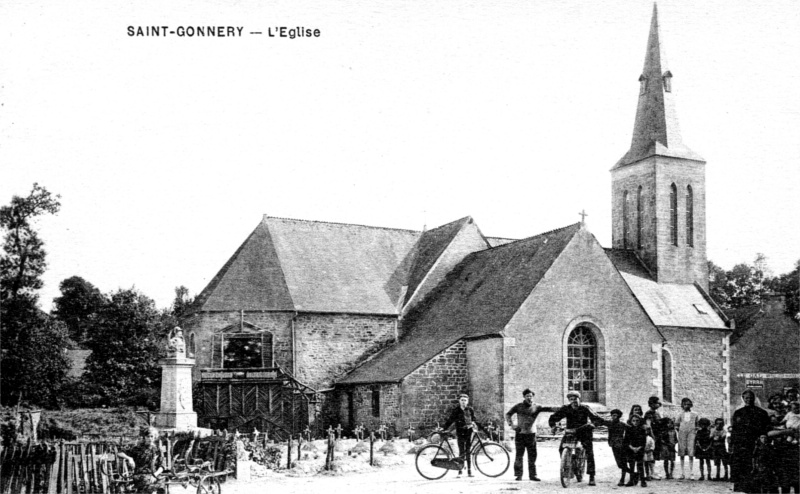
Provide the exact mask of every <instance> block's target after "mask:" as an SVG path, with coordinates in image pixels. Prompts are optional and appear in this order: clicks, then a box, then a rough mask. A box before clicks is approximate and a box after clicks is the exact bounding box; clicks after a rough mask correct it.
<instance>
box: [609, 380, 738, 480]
mask: <svg viewBox="0 0 800 494" xmlns="http://www.w3.org/2000/svg"><path fill="white" fill-rule="evenodd" d="M692 406H693V404H692V400H690V399H689V398H684V399H683V400H682V401H681V408H683V412H682V413H681V414H680V415H679V416H678V417H677V423H676V421H675V420H674V419H672V418H668V417H662V416H661V414H660V413H659V412H658V408H660V407H661V402H660V400H659V399H658V397H655V396H653V397H651V398H650V399H649V400H648V407H649V410H648V411H647V412H646V413H644V412H643V410H642V407H641V406H640V405H633V406H632V407H631V411H630V413H629V414H628V421H627V423H624V422H622V421H621V419H622V411H620V410H618V409H617V410H612V411H611V422H610V423H608V443H609V446H611V449H612V451H613V453H614V459H615V460H616V463H617V466H618V467H619V468H620V470H621V472H622V473H621V476H620V480H619V484H617V485H619V486H623V485H624V486H628V487H630V486H633V485H636V484H637V483H639V482H641V485H642V487H646V486H647V481H648V480H652V479H656V480H660V477H658V476H657V475H656V474H655V464H656V461H659V460H661V461H663V462H664V473H665V477H666V478H667V479H673V478H675V477H674V475H673V472H674V469H675V458H676V456H680V458H681V473H680V477H679V479H684V478H686V472H685V466H684V465H685V462H684V461H685V457H686V456H688V457H689V477H688V478H689V480H693V479H694V473H693V471H692V470H693V467H694V458H695V457H696V458H698V459H699V460H700V480H705V479H706V478H707V479H708V480H728V460H727V457H728V434H727V430H726V428H725V421H724V420H723V419H722V418H718V419H716V420H715V421H714V426H713V427H712V426H711V421H710V420H709V419H707V418H699V417H698V415H697V413H696V412H692ZM711 460H714V464H715V466H716V476H715V477H713V478H712V472H711ZM704 467H705V468H704ZM721 467H722V468H723V469H724V475H723V476H722V477H720V468H721ZM626 475H629V480H628V482H627V483H626V482H625V477H626Z"/></svg>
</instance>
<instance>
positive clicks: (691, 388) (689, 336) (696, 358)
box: [661, 328, 728, 422]
mask: <svg viewBox="0 0 800 494" xmlns="http://www.w3.org/2000/svg"><path fill="white" fill-rule="evenodd" d="M661 331H662V333H663V334H664V338H666V340H667V344H666V348H667V349H669V351H670V353H671V354H672V367H673V383H674V384H673V402H674V403H675V404H676V405H680V402H681V399H683V398H684V397H688V398H690V399H691V400H692V403H694V408H693V410H694V411H695V412H697V413H699V414H700V416H701V417H708V418H710V419H711V420H712V422H713V419H714V418H716V417H723V416H725V411H726V406H725V405H726V401H727V399H726V395H725V387H726V382H725V377H724V376H726V374H727V357H726V355H725V354H726V353H727V352H726V351H725V350H726V345H725V338H726V337H727V335H728V332H727V331H721V330H713V329H697V328H661Z"/></svg>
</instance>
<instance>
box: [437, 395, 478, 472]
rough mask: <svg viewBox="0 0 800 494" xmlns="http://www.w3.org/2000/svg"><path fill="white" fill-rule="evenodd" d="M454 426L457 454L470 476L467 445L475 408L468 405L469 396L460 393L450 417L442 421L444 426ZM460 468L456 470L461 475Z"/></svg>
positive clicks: (470, 464) (472, 427)
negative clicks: (465, 464)
mask: <svg viewBox="0 0 800 494" xmlns="http://www.w3.org/2000/svg"><path fill="white" fill-rule="evenodd" d="M454 424H455V427H456V439H457V443H458V454H459V456H461V457H462V458H464V461H466V463H467V475H468V476H470V477H472V458H470V454H469V447H470V445H471V443H472V431H473V429H474V427H475V426H476V424H475V410H473V409H472V407H471V406H469V396H468V395H467V394H464V393H462V394H461V395H459V397H458V406H456V407H455V408H453V410H452V411H451V412H450V417H448V418H447V421H446V422H445V423H444V428H445V429H448V428H449V427H450V426H451V425H454ZM461 473H462V470H459V471H458V475H461Z"/></svg>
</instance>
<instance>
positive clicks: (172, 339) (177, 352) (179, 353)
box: [167, 326, 186, 357]
mask: <svg viewBox="0 0 800 494" xmlns="http://www.w3.org/2000/svg"><path fill="white" fill-rule="evenodd" d="M167 354H168V355H169V356H171V357H185V356H186V341H185V340H184V339H183V330H182V329H181V328H180V327H178V326H175V328H174V329H173V330H172V331H170V332H169V342H168V343H167Z"/></svg>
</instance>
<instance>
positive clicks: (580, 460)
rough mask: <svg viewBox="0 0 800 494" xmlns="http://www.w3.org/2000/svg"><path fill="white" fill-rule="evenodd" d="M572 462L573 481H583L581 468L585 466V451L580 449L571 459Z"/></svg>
mask: <svg viewBox="0 0 800 494" xmlns="http://www.w3.org/2000/svg"><path fill="white" fill-rule="evenodd" d="M572 461H574V462H575V466H574V467H573V470H572V471H573V472H575V480H576V481H578V482H581V481H583V467H584V466H585V465H586V450H585V449H583V448H581V449H579V450H578V451H576V452H575V455H574V456H573V457H572Z"/></svg>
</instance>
